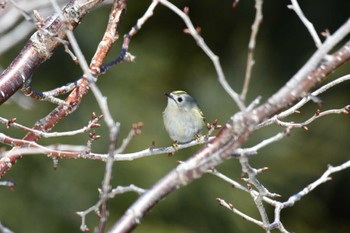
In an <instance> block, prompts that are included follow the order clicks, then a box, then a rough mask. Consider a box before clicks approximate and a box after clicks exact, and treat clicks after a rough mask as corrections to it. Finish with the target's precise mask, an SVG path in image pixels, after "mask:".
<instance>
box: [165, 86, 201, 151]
mask: <svg viewBox="0 0 350 233" xmlns="http://www.w3.org/2000/svg"><path fill="white" fill-rule="evenodd" d="M165 96H166V97H168V104H167V106H166V108H165V110H164V112H163V121H164V126H165V129H166V131H167V132H168V134H169V136H170V138H171V139H172V140H174V145H176V144H177V143H186V142H190V141H192V140H193V139H197V138H198V137H199V135H200V133H201V131H202V130H203V128H204V125H205V124H204V121H205V118H204V115H203V112H202V111H201V110H200V109H199V107H198V105H197V102H196V100H195V99H194V98H193V97H192V96H190V95H189V94H187V93H186V92H185V91H173V92H171V93H165Z"/></svg>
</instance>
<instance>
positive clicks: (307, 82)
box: [110, 1, 350, 233]
mask: <svg viewBox="0 0 350 233" xmlns="http://www.w3.org/2000/svg"><path fill="white" fill-rule="evenodd" d="M162 2H164V1H162ZM349 32H350V21H347V22H346V23H345V24H344V25H343V26H342V27H341V28H340V29H339V30H338V31H337V32H335V34H334V35H332V36H330V37H328V38H327V40H326V41H325V43H324V44H323V45H322V46H320V48H319V49H318V50H317V51H316V52H315V53H314V55H313V56H312V57H311V58H310V59H309V61H308V62H306V64H305V66H304V67H302V68H301V69H300V70H299V71H298V72H297V74H296V75H294V76H293V77H292V78H291V79H290V81H289V82H287V83H286V84H285V85H284V86H283V87H282V88H281V89H280V90H279V91H278V92H277V93H276V94H274V95H273V96H272V97H270V98H269V99H268V101H267V102H266V103H264V104H263V105H261V106H260V107H257V108H256V109H254V110H252V111H251V112H239V113H236V114H235V115H234V116H232V117H231V118H230V119H229V121H228V122H227V123H226V125H225V127H223V129H222V130H221V131H220V132H219V133H218V135H217V136H216V138H215V139H214V140H213V141H211V142H209V143H208V145H206V146H205V147H203V148H202V149H201V150H199V151H198V152H197V153H195V154H194V155H193V156H192V157H191V158H190V159H188V160H187V161H185V162H183V163H181V164H180V165H179V166H178V167H177V168H176V169H174V170H172V171H170V172H169V173H168V174H167V175H166V176H165V177H163V178H162V179H161V180H159V181H158V182H157V183H155V184H154V185H153V187H151V189H149V190H148V191H147V192H146V193H145V194H144V195H142V196H141V197H140V198H139V199H138V200H137V201H136V202H135V203H134V204H133V205H132V206H130V207H129V209H128V210H126V212H125V213H124V215H123V216H122V217H121V218H120V219H119V220H118V221H117V222H116V223H115V224H114V226H113V227H112V228H111V230H110V232H113V233H117V232H129V231H130V230H132V229H133V228H135V227H136V226H137V224H139V223H140V221H141V219H142V218H143V217H144V215H145V214H146V213H147V212H148V211H149V210H151V209H152V208H153V207H154V206H155V205H156V204H157V203H158V202H159V201H160V200H162V199H163V198H164V197H166V196H167V195H169V194H170V193H171V192H173V191H174V190H175V189H177V188H179V187H181V186H185V185H188V184H189V183H191V182H192V181H194V180H195V179H198V178H200V177H201V176H202V175H203V174H204V173H206V172H207V170H208V169H210V168H213V167H216V166H217V165H219V164H221V163H223V162H224V161H225V160H227V159H229V158H230V157H231V156H232V154H233V153H234V151H235V150H236V149H237V148H239V147H240V146H241V145H242V144H243V143H244V142H245V141H246V140H247V138H248V136H249V135H250V134H251V133H252V132H253V131H254V129H255V128H256V126H257V125H258V124H259V123H260V122H262V121H263V120H265V119H266V118H268V117H271V116H273V115H274V114H275V113H276V112H279V111H281V110H282V109H283V108H285V107H286V106H288V105H290V104H292V103H293V101H295V100H297V99H300V98H302V97H303V96H306V95H307V93H309V91H310V90H311V88H313V87H315V86H316V85H317V84H319V83H320V82H322V81H323V80H324V79H325V78H326V76H327V75H328V74H329V73H330V72H332V71H334V70H335V69H336V68H337V67H339V66H340V65H342V64H344V63H345V62H346V61H347V60H349V59H350V49H349V44H345V45H344V46H343V47H342V48H341V49H340V50H338V51H337V52H336V53H335V54H334V55H333V59H331V60H329V61H327V62H325V63H324V64H322V65H319V64H320V63H321V61H322V59H323V58H324V57H325V56H326V54H327V53H328V52H329V51H330V50H331V49H332V48H334V46H336V45H337V44H338V43H339V42H340V41H341V40H342V39H343V38H344V37H345V36H346V35H348V34H349Z"/></svg>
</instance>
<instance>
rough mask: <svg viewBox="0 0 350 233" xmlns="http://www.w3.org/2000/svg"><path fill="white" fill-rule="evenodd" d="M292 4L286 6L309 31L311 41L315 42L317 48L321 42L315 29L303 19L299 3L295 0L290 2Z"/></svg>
mask: <svg viewBox="0 0 350 233" xmlns="http://www.w3.org/2000/svg"><path fill="white" fill-rule="evenodd" d="M290 1H291V2H292V5H288V8H289V9H291V10H293V11H294V12H295V13H296V14H297V15H298V17H299V18H300V20H301V22H303V24H304V25H305V27H306V28H307V30H308V31H309V33H310V35H311V37H312V39H313V40H314V42H315V45H316V47H317V48H319V47H320V46H321V45H322V41H321V39H320V37H319V36H318V35H317V32H316V29H315V28H314V25H313V24H312V23H311V22H310V21H309V20H308V19H307V18H306V17H305V15H304V13H303V11H302V10H301V8H300V6H299V3H298V1H297V0H290Z"/></svg>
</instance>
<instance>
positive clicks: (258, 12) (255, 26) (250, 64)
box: [241, 0, 263, 101]
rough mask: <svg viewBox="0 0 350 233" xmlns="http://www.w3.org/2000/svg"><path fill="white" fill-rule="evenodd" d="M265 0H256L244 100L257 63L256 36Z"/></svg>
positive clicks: (243, 93)
mask: <svg viewBox="0 0 350 233" xmlns="http://www.w3.org/2000/svg"><path fill="white" fill-rule="evenodd" d="M262 6H263V0H255V9H256V11H255V19H254V23H253V25H252V32H251V34H250V39H249V44H248V57H247V66H246V71H245V77H244V84H243V89H242V93H241V99H242V100H243V101H244V100H245V99H246V97H247V93H248V89H249V83H250V78H251V76H252V70H253V66H254V64H255V61H254V50H255V44H256V37H257V35H258V31H259V27H260V24H261V22H262V19H263V13H262Z"/></svg>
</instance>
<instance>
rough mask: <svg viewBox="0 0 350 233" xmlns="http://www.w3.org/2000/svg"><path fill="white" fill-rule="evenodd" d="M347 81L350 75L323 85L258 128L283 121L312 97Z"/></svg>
mask: <svg viewBox="0 0 350 233" xmlns="http://www.w3.org/2000/svg"><path fill="white" fill-rule="evenodd" d="M349 80H350V75H344V76H342V77H340V78H337V79H335V80H333V81H332V82H329V83H327V84H325V85H323V86H322V87H320V88H318V89H317V90H316V91H313V92H312V93H311V94H309V95H307V96H305V97H304V98H302V99H301V100H300V101H299V102H298V103H296V104H295V105H294V106H292V107H291V108H288V109H287V110H284V111H283V112H281V113H279V114H278V115H275V116H274V117H272V118H270V119H268V120H266V121H264V122H262V123H261V124H259V125H258V128H262V127H264V126H267V125H270V124H273V123H276V120H277V119H283V118H285V117H287V116H290V115H292V114H294V113H295V112H297V111H298V109H300V108H301V107H302V106H304V105H305V104H306V103H308V102H309V101H310V100H311V99H312V96H319V95H320V94H322V93H324V92H325V91H327V90H329V89H330V88H332V87H334V86H336V85H338V84H340V83H343V82H345V81H349Z"/></svg>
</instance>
